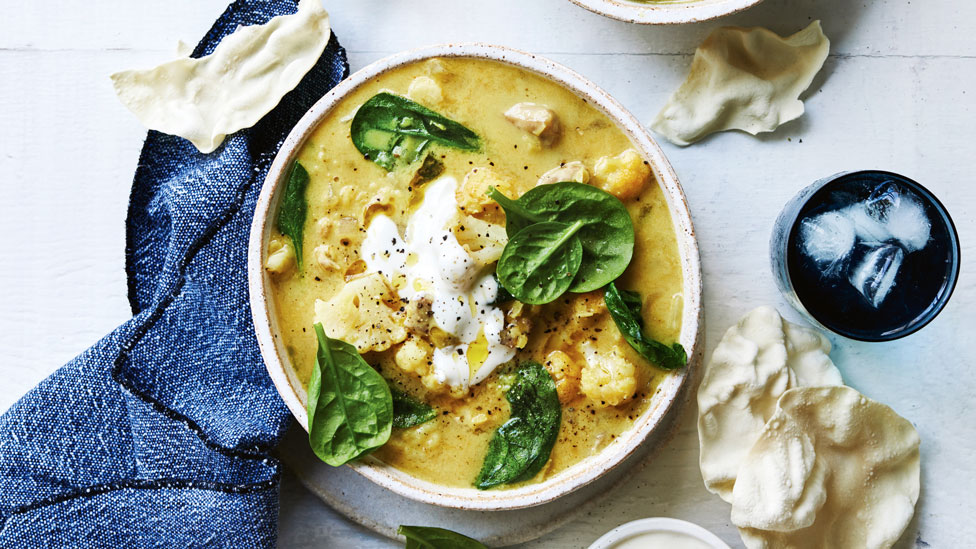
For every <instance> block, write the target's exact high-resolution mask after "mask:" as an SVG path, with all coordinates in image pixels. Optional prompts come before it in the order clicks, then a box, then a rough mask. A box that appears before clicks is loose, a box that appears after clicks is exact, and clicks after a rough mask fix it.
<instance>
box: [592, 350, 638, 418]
mask: <svg viewBox="0 0 976 549" xmlns="http://www.w3.org/2000/svg"><path fill="white" fill-rule="evenodd" d="M580 349H581V350H582V351H583V357H584V358H585V359H586V365H585V366H583V369H582V371H581V373H580V389H581V390H582V392H583V394H584V395H586V396H587V397H588V398H589V399H590V400H592V401H593V403H594V405H596V406H597V407H599V408H604V407H607V406H618V405H620V404H623V403H624V402H626V401H628V400H630V399H631V398H633V397H634V392H635V391H636V390H637V368H636V367H635V366H634V364H633V363H632V362H630V361H629V360H627V359H626V358H624V357H623V356H621V354H620V353H619V352H618V351H617V350H616V349H610V350H607V351H604V352H602V353H600V352H597V350H596V347H595V346H594V345H593V343H592V342H590V341H586V342H584V343H583V344H582V345H580Z"/></svg>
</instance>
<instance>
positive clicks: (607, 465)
mask: <svg viewBox="0 0 976 549" xmlns="http://www.w3.org/2000/svg"><path fill="white" fill-rule="evenodd" d="M433 57H468V58H479V59H489V60H494V61H498V62H502V63H507V64H510V65H514V66H517V67H520V68H522V69H523V70H527V71H530V72H534V73H536V74H540V75H542V76H544V77H546V78H548V79H549V80H552V81H553V82H556V83H558V84H560V85H562V86H564V87H566V88H567V89H569V90H571V91H572V92H574V93H575V94H577V95H578V96H580V97H582V98H584V99H586V100H587V101H588V102H590V103H591V104H592V105H595V106H596V107H597V108H598V109H599V110H600V111H602V112H603V113H604V114H605V115H606V116H607V117H608V118H610V119H611V120H613V121H614V122H615V123H616V124H617V125H618V126H619V127H620V129H621V130H622V131H623V132H624V133H625V134H626V135H627V136H628V137H629V138H630V140H631V142H632V143H633V145H634V146H635V148H636V149H637V150H638V151H639V152H640V153H641V155H642V156H643V157H644V159H645V160H646V161H647V163H648V164H649V165H650V167H651V169H652V171H653V173H654V177H655V179H656V180H657V183H658V185H660V187H661V189H662V191H663V194H664V196H665V198H666V200H667V203H668V207H669V210H670V212H671V220H672V223H673V225H674V231H675V238H676V240H677V244H678V246H677V247H678V253H679V255H680V258H681V271H682V277H683V293H684V296H683V297H684V299H683V302H684V309H683V314H682V326H681V336H680V343H681V344H682V345H683V346H684V348H685V349H686V350H687V353H688V356H689V357H690V359H691V360H690V362H689V366H688V367H686V368H683V369H681V370H679V371H677V372H674V373H673V374H671V375H670V376H668V378H667V379H666V380H665V381H664V382H662V384H661V385H660V386H659V393H658V395H657V397H656V398H655V401H654V402H653V403H651V405H650V406H649V407H648V409H647V410H646V411H645V412H644V413H643V414H642V415H641V416H639V417H638V418H636V419H635V421H634V426H633V428H631V429H630V430H629V431H627V432H626V433H624V434H623V435H622V436H620V437H618V438H617V439H616V440H615V441H614V442H613V443H611V444H610V445H608V446H607V447H606V448H604V449H603V450H602V451H601V452H600V453H599V454H597V455H594V456H590V457H588V458H586V459H584V460H582V461H580V462H579V463H577V464H575V465H573V466H571V467H569V468H567V469H566V470H564V471H561V472H560V473H558V474H556V475H554V476H553V477H551V478H549V479H546V480H545V481H543V482H540V483H536V484H530V485H526V486H520V487H517V488H512V489H506V490H491V491H479V490H476V489H475V488H473V487H472V488H455V487H448V486H441V485H436V484H433V483H431V482H427V481H424V480H420V479H418V478H415V477H413V476H411V475H409V474H407V473H404V472H403V471H400V470H399V469H396V468H394V467H391V466H389V465H386V464H385V463H383V462H381V461H380V460H379V459H376V458H374V457H367V458H365V459H362V460H358V461H355V462H352V463H350V464H349V466H350V467H352V468H353V469H355V470H356V471H357V472H359V473H360V474H362V475H364V476H365V477H367V478H368V479H370V480H372V481H373V482H375V483H377V484H379V485H381V486H383V487H386V488H389V489H390V490H392V491H394V492H396V493H397V494H400V495H402V496H404V497H407V498H410V499H414V500H417V501H421V502H424V503H430V504H433V505H441V506H446V507H454V508H458V509H472V510H502V509H518V508H523V507H529V506H532V505H539V504H542V503H546V502H549V501H552V500H554V499H556V498H558V497H559V496H562V495H564V494H567V493H569V492H571V491H573V490H575V489H577V488H580V487H581V486H583V485H585V484H587V483H589V482H592V481H593V480H595V479H597V478H598V477H600V476H601V475H603V474H604V473H606V472H607V471H609V470H610V469H612V468H613V467H615V466H617V465H618V464H620V463H621V462H622V461H624V459H626V458H627V457H628V456H629V455H631V454H632V453H633V452H634V451H635V450H636V449H637V447H638V446H639V445H640V444H641V443H642V442H643V441H644V440H645V439H646V438H647V437H648V435H649V434H650V433H651V432H652V431H653V430H654V429H655V428H656V427H657V426H658V425H659V424H660V423H661V422H662V420H663V419H664V417H665V414H667V412H668V411H669V410H670V409H671V408H672V405H674V404H675V403H676V401H678V396H679V395H681V394H682V392H681V389H682V387H683V385H684V384H685V383H686V382H687V381H688V380H690V379H695V376H694V374H695V372H694V367H695V365H696V363H697V361H696V359H697V358H698V357H699V356H700V354H701V338H700V328H701V314H702V307H701V285H702V282H701V265H700V260H699V255H698V244H697V241H696V239H695V232H694V228H693V226H692V222H691V214H690V212H689V210H688V204H687V201H686V200H685V196H684V193H683V192H682V190H681V186H680V185H679V184H678V179H677V176H676V175H675V173H674V170H673V169H672V168H671V165H670V163H668V160H667V159H666V158H665V156H664V153H663V152H662V151H661V149H660V148H659V147H658V145H657V143H655V142H654V140H653V139H652V138H651V137H650V135H648V133H647V131H646V130H645V129H644V127H643V126H642V125H641V124H640V122H638V121H637V120H636V119H635V118H634V117H633V116H632V115H631V114H630V113H628V112H627V111H626V110H624V108H623V107H622V106H621V105H620V104H619V103H617V101H616V100H614V99H613V98H612V97H610V96H609V95H608V94H607V93H606V92H605V91H603V90H601V89H600V88H598V87H597V86H596V85H595V84H593V83H592V82H590V81H589V80H586V79H585V78H583V77H582V76H580V75H579V74H577V73H575V72H573V71H571V70H570V69H568V68H566V67H563V66H562V65H558V64H556V63H554V62H552V61H549V60H548V59H544V58H542V57H538V56H536V55H532V54H528V53H524V52H520V51H516V50H511V49H508V48H503V47H499V46H491V45H485V44H450V45H438V46H430V47H426V48H422V49H418V50H412V51H407V52H404V53H400V54H396V55H393V56H391V57H387V58H385V59H382V60H380V61H377V62H375V63H373V64H371V65H369V66H367V67H365V68H363V69H362V70H360V71H358V72H356V73H355V74H353V75H352V76H350V77H349V78H347V79H346V80H344V81H343V82H341V83H340V84H339V85H338V86H336V87H335V88H333V89H332V90H331V91H330V92H329V93H327V94H326V95H325V96H324V97H323V98H322V99H320V100H319V101H318V102H317V103H316V104H315V105H314V106H313V107H312V108H311V109H309V111H308V112H307V113H306V114H305V116H304V117H302V119H301V120H300V121H299V122H298V124H297V125H296V126H295V128H294V129H292V131H291V133H290V134H289V135H288V137H287V138H286V139H285V141H284V143H283V144H282V146H281V149H280V151H279V152H278V155H277V156H276V157H275V160H274V163H273V164H272V166H271V169H270V171H269V172H268V176H267V178H266V180H265V183H264V187H263V189H262V191H261V196H260V198H259V199H258V203H257V207H256V210H255V215H254V221H253V224H252V226H251V236H250V243H249V249H248V267H247V269H248V281H249V288H250V305H251V313H252V315H253V319H254V328H255V333H256V335H257V339H258V343H259V345H260V347H261V354H262V357H263V358H264V361H265V365H266V366H267V369H268V373H269V374H270V376H271V379H272V380H273V381H274V383H275V386H276V388H277V389H278V392H279V393H280V394H281V397H282V399H283V400H284V401H285V404H286V405H287V406H288V408H289V409H290V410H291V412H292V414H293V415H294V416H295V418H296V419H297V420H298V422H299V423H300V424H301V425H302V427H304V428H305V429H308V414H307V411H306V408H305V406H306V398H307V396H306V392H305V389H304V388H303V386H302V383H301V380H299V379H298V376H297V375H296V374H295V369H294V368H293V367H292V365H291V364H290V363H289V359H288V353H287V351H286V350H285V349H284V345H283V343H282V340H281V338H280V337H279V336H278V328H277V320H276V316H277V315H276V314H275V311H274V307H275V305H274V300H273V299H271V294H270V280H269V278H268V277H269V275H268V273H267V271H266V270H265V268H264V265H265V260H266V251H267V247H268V241H269V239H270V235H271V233H272V228H273V226H274V218H275V216H274V215H273V212H275V210H276V208H277V203H278V200H279V198H280V194H281V193H280V192H278V191H279V189H281V188H282V187H283V184H282V183H283V181H284V180H285V178H286V177H287V173H288V167H289V166H291V165H292V163H293V161H294V160H295V158H296V157H297V155H298V152H299V150H300V149H301V148H302V145H303V144H304V143H305V141H306V139H307V138H308V137H309V135H310V134H311V133H312V131H313V130H314V129H315V128H316V126H318V124H319V123H320V122H321V121H322V120H323V119H325V117H326V116H328V115H329V113H330V112H331V111H332V110H333V109H334V108H335V107H336V105H337V104H339V102H340V101H341V100H342V99H343V98H344V97H345V96H346V95H348V94H350V93H351V92H353V91H354V90H356V89H357V88H358V87H359V86H361V85H363V84H365V83H367V82H370V81H371V80H373V79H374V78H376V77H377V76H378V75H380V74H383V73H384V72H386V71H389V70H392V69H395V68H397V67H400V66H402V65H405V64H408V63H412V62H415V61H419V60H423V59H429V58H433Z"/></svg>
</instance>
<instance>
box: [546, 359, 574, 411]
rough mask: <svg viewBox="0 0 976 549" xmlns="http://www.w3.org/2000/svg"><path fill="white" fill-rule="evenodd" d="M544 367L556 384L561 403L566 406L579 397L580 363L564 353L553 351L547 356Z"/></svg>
mask: <svg viewBox="0 0 976 549" xmlns="http://www.w3.org/2000/svg"><path fill="white" fill-rule="evenodd" d="M543 366H545V368H546V370H548V371H549V375H551V376H552V380H553V381H555V382H556V393H557V394H558V395H559V402H560V403H562V404H566V403H568V402H569V401H571V400H573V399H574V398H576V396H577V395H579V387H580V369H581V368H580V365H579V363H578V362H575V361H573V360H572V359H571V358H569V355H567V354H566V353H564V352H562V351H553V352H551V353H549V354H548V355H546V361H545V362H544V363H543Z"/></svg>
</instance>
